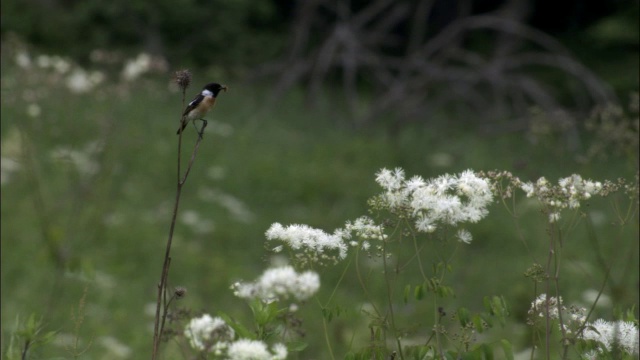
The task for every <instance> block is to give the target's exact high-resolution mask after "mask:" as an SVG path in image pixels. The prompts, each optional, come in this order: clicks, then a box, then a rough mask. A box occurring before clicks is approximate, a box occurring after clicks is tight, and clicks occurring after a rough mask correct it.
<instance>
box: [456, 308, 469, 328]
mask: <svg viewBox="0 0 640 360" xmlns="http://www.w3.org/2000/svg"><path fill="white" fill-rule="evenodd" d="M458 321H459V322H460V326H462V327H466V326H467V324H469V310H467V309H466V308H464V307H461V308H459V309H458Z"/></svg>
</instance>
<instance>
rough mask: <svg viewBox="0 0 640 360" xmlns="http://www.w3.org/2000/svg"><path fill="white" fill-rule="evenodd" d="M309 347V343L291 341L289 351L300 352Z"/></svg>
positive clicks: (288, 344)
mask: <svg viewBox="0 0 640 360" xmlns="http://www.w3.org/2000/svg"><path fill="white" fill-rule="evenodd" d="M307 346H309V344H308V343H306V342H304V341H291V342H288V343H287V349H288V350H289V351H290V352H300V351H302V350H304V349H306V348H307Z"/></svg>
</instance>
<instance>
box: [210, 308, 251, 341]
mask: <svg viewBox="0 0 640 360" xmlns="http://www.w3.org/2000/svg"><path fill="white" fill-rule="evenodd" d="M218 316H219V317H220V318H221V319H222V320H224V322H226V323H227V325H229V326H231V328H232V329H233V330H234V331H235V332H236V334H238V336H239V337H241V338H246V339H253V338H254V336H255V333H254V332H253V331H250V330H249V329H247V328H246V327H245V326H244V325H242V324H241V323H239V322H237V321H235V320H233V319H232V318H231V317H230V316H229V315H227V314H225V313H223V312H218Z"/></svg>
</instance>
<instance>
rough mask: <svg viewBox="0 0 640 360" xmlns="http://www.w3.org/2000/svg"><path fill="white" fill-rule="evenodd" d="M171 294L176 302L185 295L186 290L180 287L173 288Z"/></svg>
mask: <svg viewBox="0 0 640 360" xmlns="http://www.w3.org/2000/svg"><path fill="white" fill-rule="evenodd" d="M173 294H174V295H175V297H176V299H177V300H180V299H182V298H183V297H184V296H185V295H187V288H184V287H182V286H177V287H176V288H175V290H174V291H173Z"/></svg>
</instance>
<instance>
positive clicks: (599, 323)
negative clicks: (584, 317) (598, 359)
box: [582, 319, 638, 355]
mask: <svg viewBox="0 0 640 360" xmlns="http://www.w3.org/2000/svg"><path fill="white" fill-rule="evenodd" d="M582 337H583V338H584V339H585V340H595V341H597V342H599V343H600V344H602V347H601V348H600V349H599V351H600V352H604V351H612V350H613V348H614V347H615V346H618V348H619V350H621V351H624V352H626V353H627V354H631V355H637V354H638V327H637V326H636V325H635V324H634V323H632V322H628V321H615V322H609V321H605V320H602V319H598V320H596V321H595V322H593V323H589V324H587V327H586V328H585V330H584V332H583V333H582Z"/></svg>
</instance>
